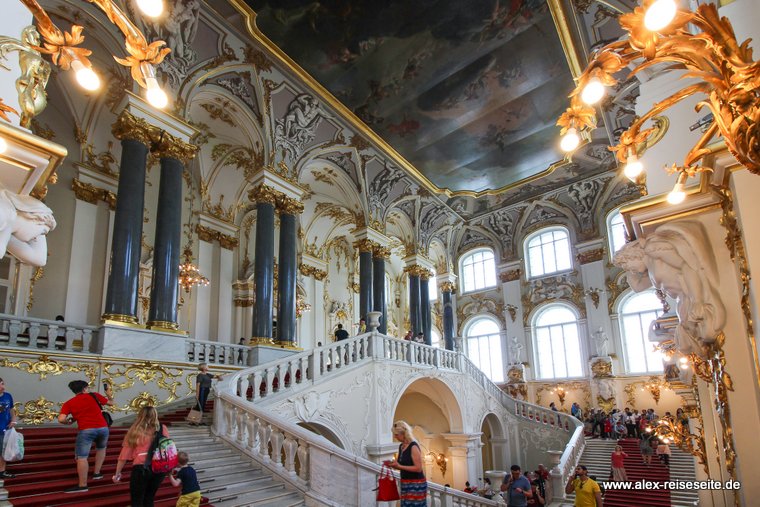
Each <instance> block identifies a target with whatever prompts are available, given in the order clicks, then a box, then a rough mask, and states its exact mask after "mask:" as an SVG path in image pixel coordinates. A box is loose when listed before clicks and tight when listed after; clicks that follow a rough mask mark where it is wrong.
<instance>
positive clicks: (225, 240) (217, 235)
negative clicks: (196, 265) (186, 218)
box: [195, 224, 238, 250]
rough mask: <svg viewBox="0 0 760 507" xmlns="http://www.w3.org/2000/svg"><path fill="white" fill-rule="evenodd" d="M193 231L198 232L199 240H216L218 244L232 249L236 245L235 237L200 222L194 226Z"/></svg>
mask: <svg viewBox="0 0 760 507" xmlns="http://www.w3.org/2000/svg"><path fill="white" fill-rule="evenodd" d="M195 232H197V233H198V239H200V240H201V241H205V242H207V243H211V242H213V241H218V242H219V246H221V247H222V248H224V249H226V250H233V249H234V248H235V247H237V246H238V239H237V238H236V237H234V236H230V235H229V234H224V233H222V232H219V231H216V230H214V229H212V228H210V227H205V226H203V225H201V224H198V225H196V226H195Z"/></svg>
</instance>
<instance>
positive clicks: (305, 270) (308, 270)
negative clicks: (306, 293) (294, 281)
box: [298, 264, 327, 281]
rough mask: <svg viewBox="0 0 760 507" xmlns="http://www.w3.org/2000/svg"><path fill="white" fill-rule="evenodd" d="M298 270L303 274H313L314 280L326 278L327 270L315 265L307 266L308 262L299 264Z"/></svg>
mask: <svg viewBox="0 0 760 507" xmlns="http://www.w3.org/2000/svg"><path fill="white" fill-rule="evenodd" d="M298 270H299V271H300V272H301V274H302V275H304V276H313V277H314V279H316V280H320V281H321V280H324V279H325V278H327V271H323V270H321V269H319V268H317V267H315V266H309V265H308V264H301V265H300V266H299V267H298Z"/></svg>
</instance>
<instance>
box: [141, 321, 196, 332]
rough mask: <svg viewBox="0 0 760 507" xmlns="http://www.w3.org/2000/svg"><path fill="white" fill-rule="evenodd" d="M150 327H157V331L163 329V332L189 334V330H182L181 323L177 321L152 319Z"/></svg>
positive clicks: (149, 322)
mask: <svg viewBox="0 0 760 507" xmlns="http://www.w3.org/2000/svg"><path fill="white" fill-rule="evenodd" d="M147 327H148V329H155V330H156V331H161V332H162V333H177V334H184V335H186V334H187V331H182V330H180V328H179V324H177V323H176V322H169V321H167V320H151V321H148V325H147Z"/></svg>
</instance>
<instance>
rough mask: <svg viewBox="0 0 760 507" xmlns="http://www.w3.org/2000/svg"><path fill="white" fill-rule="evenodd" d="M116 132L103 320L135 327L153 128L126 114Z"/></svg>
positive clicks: (116, 124) (119, 120)
mask: <svg viewBox="0 0 760 507" xmlns="http://www.w3.org/2000/svg"><path fill="white" fill-rule="evenodd" d="M112 132H113V135H114V136H115V137H116V138H117V139H121V164H120V166H119V189H118V192H117V196H116V211H115V213H114V224H113V238H112V241H111V269H110V272H109V274H108V286H107V289H106V306H105V313H104V314H103V319H106V320H115V321H118V322H128V323H133V324H134V323H137V290H138V286H139V277H140V251H141V248H142V226H143V204H144V202H145V165H146V161H147V157H148V146H149V145H150V142H151V140H150V135H151V127H150V126H149V125H148V124H147V123H146V122H145V121H144V120H140V119H137V118H135V117H134V116H132V115H131V114H129V113H127V112H124V113H122V114H121V115H120V116H119V118H118V119H117V120H116V123H114V125H113V129H112Z"/></svg>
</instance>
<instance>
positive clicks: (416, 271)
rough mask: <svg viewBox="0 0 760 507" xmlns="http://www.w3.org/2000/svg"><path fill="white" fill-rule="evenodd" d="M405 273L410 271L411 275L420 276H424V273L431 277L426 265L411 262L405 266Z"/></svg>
mask: <svg viewBox="0 0 760 507" xmlns="http://www.w3.org/2000/svg"><path fill="white" fill-rule="evenodd" d="M404 273H408V274H409V276H419V277H420V278H422V276H423V275H426V276H428V278H429V275H428V273H430V271H428V269H427V268H426V267H424V266H420V265H419V264H410V265H409V266H407V267H405V268H404ZM426 280H427V278H426Z"/></svg>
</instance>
